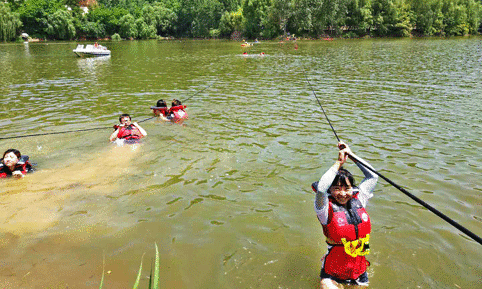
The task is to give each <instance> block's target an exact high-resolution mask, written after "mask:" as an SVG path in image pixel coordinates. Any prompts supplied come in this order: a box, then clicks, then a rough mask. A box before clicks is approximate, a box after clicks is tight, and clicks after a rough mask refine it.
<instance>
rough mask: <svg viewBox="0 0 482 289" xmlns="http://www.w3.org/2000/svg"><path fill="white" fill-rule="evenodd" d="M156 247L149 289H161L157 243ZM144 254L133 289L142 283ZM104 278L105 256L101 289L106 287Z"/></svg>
mask: <svg viewBox="0 0 482 289" xmlns="http://www.w3.org/2000/svg"><path fill="white" fill-rule="evenodd" d="M154 245H155V247H156V257H155V259H154V266H151V274H150V276H149V289H159V249H158V247H157V243H154ZM145 254H146V253H144V254H142V257H141V265H140V266H139V271H138V272H137V278H136V281H135V282H134V287H132V288H133V289H137V288H138V286H139V282H140V281H141V274H142V262H143V259H144V255H145ZM104 276H105V256H104V257H103V266H102V278H101V280H100V286H99V289H102V287H103V286H104Z"/></svg>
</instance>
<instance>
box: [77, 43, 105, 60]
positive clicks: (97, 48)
mask: <svg viewBox="0 0 482 289" xmlns="http://www.w3.org/2000/svg"><path fill="white" fill-rule="evenodd" d="M73 51H74V53H75V54H77V56H80V57H82V56H85V55H90V56H107V55H110V50H109V49H107V47H105V46H102V45H100V44H97V43H96V44H87V45H85V47H84V45H82V44H79V45H77V48H75V49H74V50H73Z"/></svg>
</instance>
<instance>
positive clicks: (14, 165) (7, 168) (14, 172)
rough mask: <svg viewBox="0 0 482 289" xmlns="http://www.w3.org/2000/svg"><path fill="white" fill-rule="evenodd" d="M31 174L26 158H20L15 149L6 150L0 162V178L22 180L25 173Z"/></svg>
mask: <svg viewBox="0 0 482 289" xmlns="http://www.w3.org/2000/svg"><path fill="white" fill-rule="evenodd" d="M30 172H33V168H32V165H31V164H30V162H29V161H28V156H22V155H21V154H20V151H18V150H16V149H8V150H6V151H5V152H4V153H3V158H2V159H1V160H0V178H8V177H15V178H22V177H23V176H25V175H26V174H27V173H30Z"/></svg>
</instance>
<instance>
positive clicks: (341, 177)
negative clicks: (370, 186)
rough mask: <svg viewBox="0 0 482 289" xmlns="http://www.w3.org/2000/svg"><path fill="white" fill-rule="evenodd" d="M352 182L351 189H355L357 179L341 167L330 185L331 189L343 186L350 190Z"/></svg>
mask: <svg viewBox="0 0 482 289" xmlns="http://www.w3.org/2000/svg"><path fill="white" fill-rule="evenodd" d="M347 180H348V182H350V184H351V187H355V178H353V175H352V174H351V173H350V172H349V171H348V170H346V169H344V168H343V167H341V168H340V169H339V170H338V172H337V173H336V176H335V179H334V180H333V182H332V183H331V185H330V188H331V187H333V186H343V187H347V188H348V182H347Z"/></svg>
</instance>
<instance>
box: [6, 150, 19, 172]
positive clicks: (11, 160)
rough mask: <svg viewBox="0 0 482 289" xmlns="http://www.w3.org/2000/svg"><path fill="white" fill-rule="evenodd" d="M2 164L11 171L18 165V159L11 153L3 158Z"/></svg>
mask: <svg viewBox="0 0 482 289" xmlns="http://www.w3.org/2000/svg"><path fill="white" fill-rule="evenodd" d="M3 163H4V164H5V165H6V166H7V167H9V168H10V170H11V169H12V168H14V167H15V165H16V164H17V163H18V157H17V156H16V155H15V154H14V153H13V152H9V153H7V154H5V156H4V157H3Z"/></svg>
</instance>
